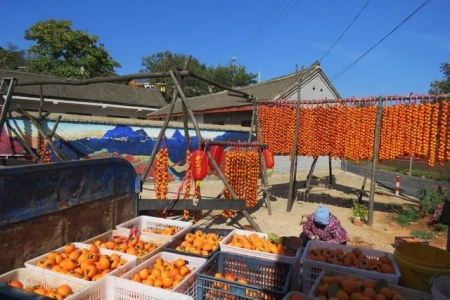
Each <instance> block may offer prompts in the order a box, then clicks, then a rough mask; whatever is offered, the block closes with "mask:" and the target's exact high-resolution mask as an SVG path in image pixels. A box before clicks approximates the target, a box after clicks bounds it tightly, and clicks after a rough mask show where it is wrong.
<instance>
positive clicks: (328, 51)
mask: <svg viewBox="0 0 450 300" xmlns="http://www.w3.org/2000/svg"><path fill="white" fill-rule="evenodd" d="M370 1H371V0H368V1H367V2H366V4H364V6H363V8H361V10H360V11H359V12H358V14H356V16H355V18H354V19H353V21H351V22H350V24H349V25H348V26H347V28H345V30H344V32H343V33H342V34H341V35H340V36H339V37H338V39H337V40H336V41H335V42H334V43H333V45H331V47H330V49H328V50H327V52H326V53H325V54H324V55H323V56H322V58H321V59H320V60H319V62H321V61H322V60H323V59H324V58H325V56H327V55H328V53H330V51H331V49H333V48H334V46H335V45H336V44H337V43H338V42H339V40H340V39H341V38H342V37H343V36H344V34H345V33H346V32H347V30H349V28H350V27H351V26H352V25H353V23H354V22H355V21H356V19H358V17H359V15H361V13H362V12H363V10H364V9H365V8H366V6H367V5H368V4H369V2H370Z"/></svg>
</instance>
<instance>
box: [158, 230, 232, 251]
mask: <svg viewBox="0 0 450 300" xmlns="http://www.w3.org/2000/svg"><path fill="white" fill-rule="evenodd" d="M230 232H231V230H230V229H211V228H191V229H190V230H189V231H188V232H187V233H186V234H185V235H182V236H179V237H177V238H175V239H174V240H173V241H171V242H169V243H167V244H166V245H164V247H163V248H164V251H167V252H175V253H181V254H187V255H192V256H197V257H204V258H210V257H211V256H213V254H214V253H216V252H217V251H219V248H220V247H219V243H220V241H221V240H223V239H224V238H225V237H226V236H227V235H228V234H229V233H230Z"/></svg>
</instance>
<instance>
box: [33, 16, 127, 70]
mask: <svg viewBox="0 0 450 300" xmlns="http://www.w3.org/2000/svg"><path fill="white" fill-rule="evenodd" d="M71 27H72V23H71V22H70V21H57V20H55V19H50V20H48V21H43V22H38V23H36V24H34V25H33V26H32V27H31V28H30V29H27V30H26V31H25V39H26V40H31V41H35V42H36V44H34V45H32V46H31V47H30V49H29V50H28V52H29V53H30V54H31V55H32V56H33V57H32V58H31V59H30V61H29V71H30V72H35V73H43V74H50V75H56V76H62V77H68V78H80V79H82V78H94V77H102V76H106V75H107V74H108V73H110V72H114V68H118V67H120V64H119V63H118V62H116V61H115V60H113V59H112V58H111V56H110V55H109V54H108V52H107V51H106V50H105V49H104V45H103V44H102V43H100V42H99V38H98V37H97V36H95V35H88V34H87V33H86V32H84V31H80V30H73V29H72V28H71Z"/></svg>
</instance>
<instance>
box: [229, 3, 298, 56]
mask: <svg viewBox="0 0 450 300" xmlns="http://www.w3.org/2000/svg"><path fill="white" fill-rule="evenodd" d="M285 2H286V0H282V1H279V2H277V3H276V4H275V5H274V6H273V7H272V9H271V10H270V12H269V14H268V15H267V16H266V17H265V18H264V20H263V21H262V22H261V24H260V25H259V27H258V28H257V29H256V30H255V31H254V32H253V33H252V34H251V35H250V37H249V38H248V40H247V41H246V42H245V43H244V45H243V46H242V47H241V50H240V51H238V52H244V51H243V49H244V50H245V49H247V48H252V47H255V46H256V45H257V44H258V43H259V42H261V40H263V39H264V38H265V37H266V36H267V35H268V34H269V33H270V32H271V31H272V30H273V29H274V28H275V27H276V26H277V25H278V24H279V23H280V22H281V21H282V20H283V19H284V18H285V17H286V16H287V15H288V14H289V13H290V12H291V11H292V9H293V8H294V7H295V6H296V5H297V4H298V2H300V0H289V2H288V3H287V4H286V3H285Z"/></svg>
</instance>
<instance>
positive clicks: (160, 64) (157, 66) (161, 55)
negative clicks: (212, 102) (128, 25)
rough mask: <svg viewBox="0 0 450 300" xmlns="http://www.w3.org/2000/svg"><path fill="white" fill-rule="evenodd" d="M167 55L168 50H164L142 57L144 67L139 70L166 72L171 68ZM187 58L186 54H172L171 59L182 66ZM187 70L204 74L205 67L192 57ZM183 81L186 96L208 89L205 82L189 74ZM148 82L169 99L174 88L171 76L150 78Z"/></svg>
mask: <svg viewBox="0 0 450 300" xmlns="http://www.w3.org/2000/svg"><path fill="white" fill-rule="evenodd" d="M169 55H170V52H169V51H166V52H158V53H156V54H153V55H151V56H147V57H144V58H142V66H143V67H144V69H141V72H144V73H159V72H168V71H169V70H171V68H172V67H171V65H170V62H169V60H168V56H169ZM187 59H188V56H187V55H184V54H172V60H173V62H174V64H175V65H176V66H178V67H180V68H182V67H183V66H184V64H185V63H186V61H187ZM189 70H190V71H192V72H194V73H196V74H199V75H202V76H205V74H206V71H207V68H206V66H205V65H204V64H202V63H200V62H199V61H198V59H196V58H193V57H192V58H191V61H190V63H189ZM184 83H185V85H186V86H185V89H184V93H185V95H186V97H194V96H198V95H204V94H205V93H206V92H207V90H208V84H207V83H204V82H201V81H199V80H197V79H195V78H193V77H190V76H187V77H185V78H184ZM150 84H152V85H154V86H155V87H156V88H159V89H160V91H161V92H162V94H163V95H164V98H165V99H166V100H168V101H169V100H171V99H172V93H173V91H174V89H175V86H174V82H173V80H172V79H171V78H169V77H161V78H151V79H150Z"/></svg>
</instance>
